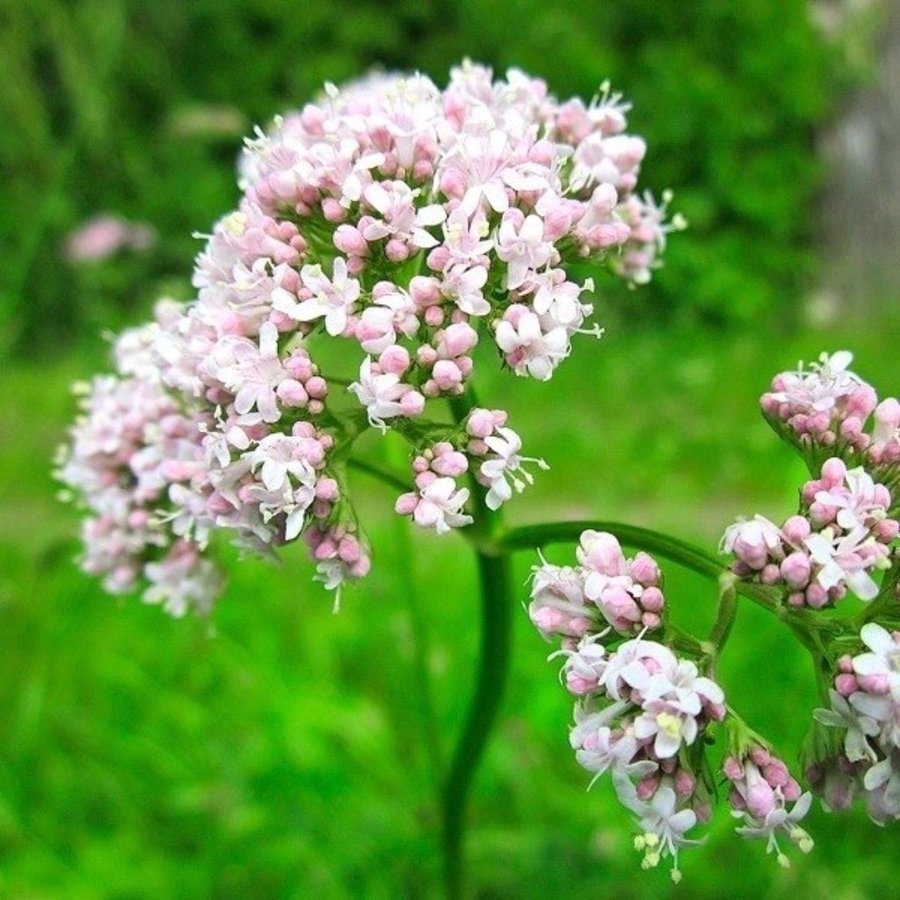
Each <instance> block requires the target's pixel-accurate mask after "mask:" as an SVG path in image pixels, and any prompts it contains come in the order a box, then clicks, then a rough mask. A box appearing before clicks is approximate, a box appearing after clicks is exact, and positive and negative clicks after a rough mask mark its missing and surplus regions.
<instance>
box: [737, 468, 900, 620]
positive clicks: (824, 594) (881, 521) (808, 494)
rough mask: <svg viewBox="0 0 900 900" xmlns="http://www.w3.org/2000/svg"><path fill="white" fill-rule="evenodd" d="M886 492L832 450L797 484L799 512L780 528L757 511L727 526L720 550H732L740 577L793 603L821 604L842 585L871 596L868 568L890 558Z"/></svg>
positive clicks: (891, 526) (896, 526)
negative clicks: (813, 472) (779, 591)
mask: <svg viewBox="0 0 900 900" xmlns="http://www.w3.org/2000/svg"><path fill="white" fill-rule="evenodd" d="M889 509H891V494H890V492H889V491H888V489H887V488H886V487H885V486H884V485H883V484H876V483H875V482H873V480H872V478H871V476H870V475H868V474H867V473H866V472H865V471H864V470H863V469H862V468H855V469H850V470H849V471H848V469H847V467H846V465H845V463H844V462H843V461H842V460H841V459H838V458H837V457H832V458H831V459H828V460H826V461H825V463H824V464H823V465H822V470H821V474H820V477H819V478H816V479H813V480H811V481H807V482H806V484H804V485H803V488H802V489H801V491H800V512H799V514H798V515H794V516H791V517H790V518H788V519H787V520H786V521H785V522H784V524H783V525H782V526H781V527H780V528H779V527H778V526H777V525H775V524H774V523H773V522H770V521H769V520H768V519H766V518H764V517H763V516H759V515H757V516H755V517H754V518H753V519H751V520H749V521H739V522H736V523H735V524H734V525H731V526H729V527H728V529H727V530H726V531H725V534H724V536H723V538H722V543H721V547H720V549H721V551H722V552H724V553H731V554H733V555H734V557H735V562H734V564H733V566H732V569H733V571H734V573H735V574H736V575H738V576H740V577H741V578H747V579H751V580H756V581H759V582H761V583H762V584H766V585H774V586H778V587H781V588H782V589H783V590H784V592H785V595H786V598H787V602H788V603H789V604H790V605H792V606H798V607H803V606H808V607H812V608H813V609H820V608H821V607H823V606H827V605H829V604H832V603H834V602H835V601H837V600H840V599H841V598H843V597H844V596H845V594H846V593H847V590H848V588H849V589H850V590H852V591H853V592H854V593H855V594H856V595H857V596H858V597H860V599H862V600H872V599H873V598H874V597H875V596H877V594H878V585H877V584H876V582H875V581H874V579H873V578H872V576H871V574H870V573H871V572H873V571H878V570H881V569H887V568H888V567H889V566H890V559H891V549H890V547H891V544H892V543H893V541H894V539H895V538H896V537H897V534H898V531H900V522H898V521H897V519H895V518H891V517H890V516H889V515H888V510H889Z"/></svg>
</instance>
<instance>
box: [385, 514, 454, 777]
mask: <svg viewBox="0 0 900 900" xmlns="http://www.w3.org/2000/svg"><path fill="white" fill-rule="evenodd" d="M393 529H394V547H393V549H394V551H395V552H396V554H397V570H398V572H399V578H400V584H401V586H402V589H403V593H404V594H405V596H406V608H407V610H408V612H409V622H410V626H411V629H412V656H413V658H412V666H413V674H414V677H415V681H416V687H415V690H414V691H413V694H414V695H415V700H416V707H417V709H416V712H417V715H418V717H419V720H420V727H421V732H422V733H421V735H420V737H421V739H422V740H423V741H424V744H425V755H426V758H427V760H428V774H429V778H430V780H431V784H432V786H433V787H434V790H435V793H437V792H439V790H440V784H441V777H442V773H443V768H444V766H443V759H442V754H441V742H440V740H439V737H440V729H439V727H438V722H437V716H436V715H435V711H434V702H433V698H432V690H431V676H430V674H429V671H428V647H429V643H430V641H429V634H428V623H427V621H426V618H425V615H424V613H423V611H422V604H421V602H420V597H419V592H418V590H417V585H416V571H415V565H414V560H415V554H414V553H413V548H412V541H411V540H410V533H409V522H406V521H404V520H403V519H401V518H400V517H399V516H394V525H393Z"/></svg>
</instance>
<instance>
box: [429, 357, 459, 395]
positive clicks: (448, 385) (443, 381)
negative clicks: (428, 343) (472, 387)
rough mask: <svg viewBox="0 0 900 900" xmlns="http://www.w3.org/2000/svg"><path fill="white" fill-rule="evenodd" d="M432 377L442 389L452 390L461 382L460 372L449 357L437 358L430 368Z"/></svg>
mask: <svg viewBox="0 0 900 900" xmlns="http://www.w3.org/2000/svg"><path fill="white" fill-rule="evenodd" d="M431 374H432V377H433V378H434V381H435V383H436V384H437V386H438V387H439V388H440V389H441V390H442V391H449V390H452V389H453V388H454V387H455V386H456V385H458V384H460V383H461V382H462V372H460V371H459V369H458V368H457V366H456V364H455V363H454V362H453V361H452V360H449V359H439V360H438V361H437V362H436V363H435V364H434V368H433V369H432V372H431Z"/></svg>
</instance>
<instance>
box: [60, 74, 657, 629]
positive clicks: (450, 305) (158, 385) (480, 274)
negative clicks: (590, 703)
mask: <svg viewBox="0 0 900 900" xmlns="http://www.w3.org/2000/svg"><path fill="white" fill-rule="evenodd" d="M627 109H628V107H627V105H625V104H623V103H622V102H621V98H620V97H618V96H614V95H610V93H609V91H608V90H605V91H604V92H603V93H602V94H601V96H599V97H598V98H597V99H596V100H595V101H594V102H593V103H591V104H590V105H587V106H586V105H585V104H583V103H581V101H579V100H569V101H566V102H564V103H559V102H558V101H556V100H555V99H554V98H553V97H551V96H550V95H549V94H548V93H547V88H546V85H545V84H544V83H543V82H541V81H539V80H536V79H532V78H530V77H528V76H526V75H524V74H523V73H521V72H519V71H516V70H512V71H510V72H509V73H508V74H507V76H506V78H505V79H500V80H496V81H495V80H494V79H493V77H492V74H491V72H490V70H489V69H486V68H484V67H481V66H477V65H472V64H469V63H467V64H465V65H463V66H461V67H460V68H457V69H454V70H453V71H452V73H451V76H450V84H449V86H448V87H447V88H446V89H445V90H444V91H441V90H439V89H438V88H437V87H436V86H435V85H434V84H433V83H432V82H431V81H430V80H429V79H428V78H426V77H424V76H421V75H416V76H411V77H399V76H378V77H373V78H370V79H368V80H366V81H363V82H359V83H357V84H353V85H350V86H348V87H347V88H345V89H344V90H338V89H337V88H335V87H333V86H328V88H327V90H326V94H325V96H324V97H323V98H322V99H321V101H320V102H318V103H315V104H309V105H307V106H305V107H304V108H303V109H302V110H301V111H299V112H297V113H293V114H291V115H288V116H285V117H284V118H279V119H277V120H276V122H275V124H274V127H273V128H272V130H271V131H270V132H268V133H264V132H262V131H259V132H258V133H257V136H256V137H255V138H254V139H252V140H249V141H248V142H247V145H246V150H245V153H244V155H243V159H242V162H241V181H240V184H241V188H242V190H243V197H242V199H241V201H240V203H239V205H238V208H237V210H235V211H233V212H231V213H230V214H228V215H227V216H225V217H223V218H222V219H221V220H220V221H219V222H217V223H216V225H215V227H214V228H213V232H212V234H210V235H207V236H206V245H205V248H204V249H203V250H202V252H201V253H200V254H199V256H198V258H197V262H196V268H195V272H194V278H193V284H194V286H195V288H196V290H197V295H196V299H195V300H194V302H192V303H190V304H187V305H179V304H175V303H173V302H170V301H165V302H163V303H161V304H160V305H159V307H158V310H157V318H156V322H154V323H153V324H151V325H149V326H147V327H146V328H145V329H141V330H139V331H135V332H131V333H128V334H125V335H123V336H122V337H121V338H120V339H119V342H118V344H117V356H118V359H117V362H118V368H119V377H118V378H114V379H106V380H98V381H97V382H95V385H94V387H93V389H92V391H91V394H90V395H89V397H88V399H87V400H86V403H85V406H84V410H83V413H84V415H83V417H82V419H81V420H80V421H79V423H78V424H77V425H76V427H75V429H74V430H73V435H72V447H71V448H70V450H69V452H68V454H67V456H66V460H65V462H64V463H63V464H62V466H61V469H60V476H61V478H62V480H63V481H64V482H65V483H66V484H67V485H68V486H69V487H70V488H71V489H73V490H74V492H75V493H76V494H78V495H79V496H80V497H81V499H82V501H83V503H84V505H85V507H86V508H87V509H88V511H89V514H90V516H91V518H90V520H89V524H88V525H87V526H86V538H87V542H88V547H87V549H86V556H85V565H86V567H87V568H89V569H90V570H91V571H94V572H97V573H100V574H103V575H104V576H105V577H106V580H107V584H108V585H110V587H114V588H116V589H125V588H129V589H130V588H132V587H134V586H136V585H137V582H138V581H139V579H140V578H141V577H143V578H145V579H150V581H151V583H152V586H153V590H152V591H151V592H148V594H147V595H145V596H147V597H148V599H153V600H157V601H159V602H162V603H164V604H166V605H168V606H169V607H170V608H172V609H173V610H177V611H181V610H183V609H184V608H185V607H186V606H187V605H191V606H194V607H196V608H198V609H205V608H207V607H208V606H209V602H210V599H211V595H212V593H214V591H213V587H212V585H213V583H214V579H213V578H211V577H203V578H201V577H200V576H199V573H201V572H203V573H207V574H208V572H209V571H210V570H209V568H208V563H207V562H206V560H205V559H204V556H203V553H204V551H205V548H206V545H207V542H208V540H209V538H210V535H211V534H212V533H213V532H215V531H217V530H220V529H227V530H228V531H229V532H230V533H231V534H232V535H233V537H234V538H235V540H236V543H238V544H239V545H240V546H242V547H245V548H248V549H251V550H256V551H267V552H270V551H271V549H272V548H273V547H276V546H278V545H280V544H283V543H286V542H290V541H293V540H295V539H298V538H300V537H301V536H302V537H305V540H306V543H307V544H308V545H309V547H310V551H311V554H312V557H313V559H314V561H315V562H316V565H317V569H318V576H317V577H318V578H319V579H320V580H322V581H323V582H324V583H325V585H326V586H327V587H330V588H334V589H339V587H340V584H341V583H342V582H343V581H344V580H345V579H353V578H358V577H361V576H362V575H364V574H365V573H366V572H367V571H368V568H369V553H368V549H367V547H366V544H365V542H364V541H363V540H362V539H361V538H360V532H359V526H358V523H357V518H356V514H355V512H354V507H353V505H352V503H351V500H350V497H349V496H348V494H347V490H346V484H345V468H346V461H347V459H348V457H349V456H350V455H351V448H352V446H353V444H354V442H355V441H356V439H357V438H358V437H359V436H360V435H361V434H362V433H363V432H364V431H365V430H366V429H367V428H368V427H372V428H375V429H377V430H380V431H382V432H385V431H387V430H389V429H393V430H395V431H397V432H398V433H399V434H400V435H401V436H402V437H403V438H404V439H405V440H407V441H408V442H409V444H410V445H411V456H412V458H413V474H414V487H415V490H414V491H413V492H412V493H410V494H406V495H404V496H403V497H401V498H400V500H399V501H398V503H397V509H398V511H399V512H400V513H402V514H404V515H411V516H412V517H413V519H414V520H415V521H416V522H417V523H418V524H420V525H423V526H425V527H429V528H434V529H435V530H436V531H439V532H443V531H446V530H448V529H449V528H452V527H458V526H461V525H464V524H467V523H468V522H469V521H471V515H470V513H468V512H466V510H465V505H466V503H467V501H468V499H469V490H468V488H465V487H461V486H459V485H458V484H457V482H456V478H458V477H459V476H461V475H462V474H463V473H466V472H467V473H468V476H469V477H470V478H473V479H475V480H476V481H477V482H478V483H480V484H481V485H483V486H484V488H485V494H486V497H485V502H486V503H487V505H488V506H489V507H490V508H491V509H496V508H497V507H499V506H500V504H502V503H504V502H505V501H506V500H508V499H509V498H510V497H511V495H512V494H513V492H515V491H519V490H521V489H522V488H523V487H524V486H525V485H526V484H528V483H530V482H531V480H532V475H531V474H530V473H529V472H528V471H527V470H526V468H525V466H526V464H527V463H529V462H531V463H534V464H536V465H537V466H538V467H544V466H545V464H544V463H543V461H541V460H529V458H527V457H524V456H522V455H521V452H520V451H521V440H520V438H519V436H518V435H517V434H516V433H515V432H514V431H512V430H511V429H509V428H508V427H507V425H506V415H505V413H503V412H501V411H487V410H480V409H471V410H468V411H465V412H464V413H463V414H461V415H460V416H459V418H458V419H457V422H456V424H455V425H449V426H448V425H445V424H443V423H442V419H441V415H442V413H443V404H441V407H440V409H439V410H438V417H436V419H434V420H429V419H428V418H426V416H427V414H428V411H429V409H430V408H434V407H436V406H438V404H439V403H440V402H441V401H444V400H446V399H448V398H449V399H454V400H455V402H456V404H457V407H458V405H459V398H461V396H462V395H463V393H464V391H465V387H466V383H467V382H468V380H469V379H470V378H471V376H472V373H473V369H474V362H473V355H472V354H473V351H474V349H475V346H476V344H477V343H478V342H479V340H482V339H483V338H484V337H485V336H488V338H489V340H492V341H493V342H494V343H495V345H496V347H497V352H498V355H499V356H500V359H501V360H502V362H503V363H504V364H506V365H508V366H509V367H510V368H512V369H513V371H515V372H516V373H517V374H520V375H531V376H533V377H535V378H539V379H542V380H544V379H547V378H549V377H550V376H551V375H552V373H553V370H554V368H555V367H556V365H558V364H559V362H561V361H562V360H563V359H564V358H565V357H566V356H568V354H569V353H570V351H571V340H572V338H573V337H574V335H575V334H576V333H578V332H580V331H586V330H590V329H587V328H585V327H584V322H585V319H586V317H587V316H588V315H590V313H591V312H592V307H591V304H590V303H588V302H585V301H584V300H583V298H582V295H583V294H584V293H585V292H590V291H591V290H592V289H593V285H592V283H591V282H590V281H588V282H585V283H584V284H578V283H576V282H574V281H572V280H571V279H570V278H569V276H568V274H567V269H566V267H567V266H568V265H569V263H571V262H573V261H577V260H582V259H584V258H590V259H592V260H595V261H596V262H598V263H603V264H605V265H606V266H607V268H609V269H610V270H611V271H613V272H614V273H615V274H618V275H620V276H622V277H625V278H633V279H634V280H635V281H644V280H646V277H647V274H648V273H649V270H650V268H652V266H653V265H654V264H655V260H656V256H657V254H658V252H659V251H660V250H661V249H662V248H663V245H664V242H665V236H666V233H667V231H669V230H670V229H671V228H672V227H673V226H672V225H668V224H666V222H665V214H664V211H663V210H662V208H660V207H657V206H655V205H654V204H653V202H652V199H650V198H646V199H641V198H640V197H639V196H638V194H637V193H635V191H636V187H637V176H638V171H639V168H640V163H641V160H642V158H643V156H644V151H645V147H644V143H643V141H642V140H641V139H640V138H637V137H634V136H631V135H629V134H627V131H626V119H625V113H626V112H627ZM338 341H341V342H343V344H342V346H341V347H340V349H337V348H336V344H337V342H338ZM329 344H330V345H331V346H332V347H335V350H334V351H333V352H332V351H329ZM348 348H349V349H350V350H351V353H350V354H349V355H348V353H347V349H348ZM353 351H355V353H354V352H353ZM348 359H350V360H351V365H352V367H353V371H354V373H356V375H355V378H354V379H353V380H352V383H350V384H349V385H348V386H347V389H346V390H339V389H338V385H340V384H344V383H346V382H343V381H341V380H340V379H338V377H337V373H333V372H329V373H328V374H327V375H326V373H325V372H323V371H322V370H321V368H320V367H321V366H324V365H331V364H336V363H330V362H329V363H326V362H325V360H332V361H345V360H348ZM145 395H146V396H145ZM110 420H115V422H113V423H112V424H111V423H110ZM444 421H445V420H444ZM176 422H177V423H178V424H177V427H176V425H175V424H173V423H176ZM126 423H127V427H128V429H129V430H127V431H126V432H124V433H121V434H119V433H118V432H116V429H117V428H119V429H122V428H125V427H126ZM173 429H174V430H173ZM104 441H106V444H104ZM107 445H108V446H107ZM448 447H449V450H448V449H447V448H448ZM148 492H149V493H148ZM129 517H131V519H133V522H132V521H130V519H129ZM145 519H146V521H144V520H145ZM179 541H184V542H187V544H183V543H178V542H179ZM173 548H174V549H173ZM170 551H171V553H173V554H174V556H173V561H172V563H171V566H172V567H173V568H172V571H173V572H174V571H176V570H177V571H179V572H183V576H184V577H183V578H182V581H183V582H184V584H188V583H190V584H195V587H192V588H191V589H190V590H187V589H179V588H178V587H177V585H176V582H177V581H178V579H177V578H175V577H174V576H173V577H169V576H168V574H166V572H165V571H163V570H162V569H161V568H160V567H161V566H163V565H164V562H163V561H162V560H163V556H164V555H165V554H166V553H167V552H170ZM188 570H190V572H191V573H193V574H191V575H190V577H189V576H188V574H187V573H188ZM194 575H196V576H197V578H196V579H194V581H192V580H191V579H192V578H194ZM201 583H202V584H204V585H208V586H209V589H208V590H206V591H205V593H204V596H203V597H202V598H201V597H200V594H201V593H203V592H202V591H201V589H200V587H199V585H200V584H201ZM216 583H217V582H216ZM186 590H187V593H185V591H186ZM651 605H652V604H651ZM622 615H623V616H625V617H626V618H627V617H628V616H630V615H631V612H630V611H629V610H627V609H623V612H622ZM641 615H652V609H651V607H650V606H648V607H647V608H646V609H643V608H641ZM638 619H640V615H639V616H638ZM635 621H637V619H636V620H635Z"/></svg>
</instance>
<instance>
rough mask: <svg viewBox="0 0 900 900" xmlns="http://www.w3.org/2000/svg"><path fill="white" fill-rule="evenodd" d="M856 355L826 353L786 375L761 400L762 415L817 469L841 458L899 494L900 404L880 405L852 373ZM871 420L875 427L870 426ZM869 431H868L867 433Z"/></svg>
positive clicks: (893, 400) (869, 387)
mask: <svg viewBox="0 0 900 900" xmlns="http://www.w3.org/2000/svg"><path fill="white" fill-rule="evenodd" d="M852 361H853V355H852V354H851V353H849V352H847V351H846V350H840V351H838V352H837V353H833V354H831V355H829V354H827V353H823V354H822V355H821V356H820V357H819V361H818V362H817V363H812V364H810V365H809V366H808V367H807V368H806V370H804V368H803V366H802V364H801V365H800V366H799V368H798V370H797V371H796V372H782V373H781V374H779V375H776V376H775V378H774V379H773V381H772V390H771V391H769V392H767V393H765V394H763V395H762V397H761V399H760V405H761V407H762V411H763V415H765V417H766V419H767V420H768V422H769V423H770V424H771V425H772V427H773V428H774V429H775V430H776V431H777V432H778V433H779V434H780V435H782V436H783V437H784V438H785V439H786V440H788V441H789V442H791V443H792V444H795V445H796V446H798V448H799V449H800V450H801V452H803V454H804V456H805V457H806V458H807V459H808V460H810V461H812V462H814V463H815V464H816V465H817V464H818V463H820V462H821V461H822V460H823V459H826V458H828V457H832V456H837V457H840V458H842V459H844V460H845V461H847V462H848V463H849V464H850V465H859V466H862V467H863V468H865V469H866V471H869V472H871V473H872V475H873V477H875V478H876V479H877V480H878V481H880V482H882V483H883V484H886V485H888V486H889V487H890V488H891V490H892V491H894V493H895V494H896V489H897V488H898V487H900V402H898V401H897V399H896V398H895V397H888V398H886V399H884V400H881V401H879V399H878V395H877V393H876V392H875V389H874V388H873V387H872V385H870V384H868V383H866V382H865V381H864V380H863V379H862V378H860V377H859V376H858V375H856V374H854V373H853V372H851V371H850V370H849V368H848V367H849V366H850V364H851V362H852ZM870 420H871V422H870ZM867 429H868V430H867Z"/></svg>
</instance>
